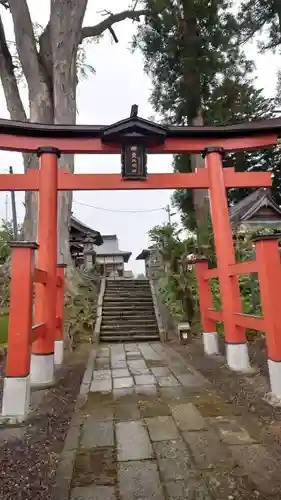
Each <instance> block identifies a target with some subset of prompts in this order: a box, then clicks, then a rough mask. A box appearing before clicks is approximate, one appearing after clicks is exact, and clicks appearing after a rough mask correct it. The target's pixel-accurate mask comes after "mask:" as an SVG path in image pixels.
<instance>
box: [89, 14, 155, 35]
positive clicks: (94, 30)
mask: <svg viewBox="0 0 281 500" xmlns="http://www.w3.org/2000/svg"><path fill="white" fill-rule="evenodd" d="M146 14H148V11H147V10H123V11H122V12H118V13H116V14H110V15H109V16H108V17H107V18H106V19H104V20H103V21H101V22H100V23H98V24H96V25H95V26H85V27H84V28H82V30H81V39H80V43H81V42H82V40H84V38H89V37H95V36H100V35H102V33H104V32H105V31H106V30H108V29H110V28H112V26H113V24H116V23H120V22H121V21H125V19H132V20H135V21H139V19H140V17H141V16H145V15H146Z"/></svg>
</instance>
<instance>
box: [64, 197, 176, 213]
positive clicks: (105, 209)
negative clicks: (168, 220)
mask: <svg viewBox="0 0 281 500" xmlns="http://www.w3.org/2000/svg"><path fill="white" fill-rule="evenodd" d="M73 203H76V204H77V205H82V206H84V207H89V208H94V209H95V210H103V211H104V212H114V213H116V212H118V213H125V214H126V213H127V214H128V213H129V214H139V213H148V212H159V211H160V210H165V211H167V207H159V208H151V209H150V210H114V209H111V208H104V207H95V206H94V205H89V204H88V203H83V202H82V201H76V200H73Z"/></svg>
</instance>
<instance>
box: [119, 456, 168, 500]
mask: <svg viewBox="0 0 281 500" xmlns="http://www.w3.org/2000/svg"><path fill="white" fill-rule="evenodd" d="M118 481H119V492H120V498H121V500H148V499H153V500H165V497H164V494H163V489H162V486H161V483H160V477H159V473H158V470H157V464H156V463H154V462H150V461H145V462H138V461H136V462H127V463H123V464H120V465H119V472H118Z"/></svg>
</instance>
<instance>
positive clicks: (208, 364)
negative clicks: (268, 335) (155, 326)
mask: <svg viewBox="0 0 281 500" xmlns="http://www.w3.org/2000/svg"><path fill="white" fill-rule="evenodd" d="M173 347H174V348H175V349H176V350H177V351H178V352H179V353H180V354H181V355H182V356H183V357H184V358H185V359H186V360H187V361H188V362H190V363H191V364H192V366H194V368H196V369H197V370H198V371H199V372H201V373H202V374H203V375H204V376H205V377H206V378H207V379H208V380H209V381H210V382H212V383H213V384H214V388H215V389H216V390H217V391H218V393H220V394H221V397H223V398H224V399H225V400H227V401H229V403H231V404H233V405H234V408H235V414H237V415H241V417H243V421H245V422H247V423H248V429H250V430H251V433H252V434H253V433H254V434H255V435H256V438H257V439H259V440H260V441H261V442H264V444H266V445H269V446H272V447H273V449H274V450H275V451H277V452H278V453H279V454H280V456H281V448H280V445H281V426H280V422H281V408H277V407H275V408H274V407H272V406H271V405H269V404H268V403H266V402H265V401H264V400H263V396H264V395H265V394H266V393H267V392H268V390H269V385H268V370H267V357H266V348H265V343H264V342H263V341H258V342H256V343H250V349H249V351H250V358H251V362H252V365H253V366H256V367H258V368H259V373H258V374H256V375H253V376H243V375H239V374H237V373H233V372H232V371H230V370H229V369H228V368H227V366H226V364H225V358H223V357H218V358H217V359H214V358H212V357H210V358H208V357H206V356H204V354H203V348H202V342H201V339H193V340H192V343H191V344H189V345H187V346H184V347H182V346H179V345H177V346H175V345H174V342H173ZM223 350H224V347H223V344H222V345H221V352H223Z"/></svg>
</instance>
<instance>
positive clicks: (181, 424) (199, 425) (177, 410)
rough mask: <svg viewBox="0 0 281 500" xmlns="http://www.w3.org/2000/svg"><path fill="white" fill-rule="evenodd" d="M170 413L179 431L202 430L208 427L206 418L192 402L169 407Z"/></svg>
mask: <svg viewBox="0 0 281 500" xmlns="http://www.w3.org/2000/svg"><path fill="white" fill-rule="evenodd" d="M171 409H172V415H173V417H174V419H175V422H176V424H177V426H178V428H179V429H180V430H181V431H203V430H206V429H208V425H207V422H206V420H205V419H204V418H203V417H202V415H201V413H200V412H199V411H198V410H197V409H196V408H195V406H194V405H193V404H192V403H187V404H183V405H175V406H172V407H171Z"/></svg>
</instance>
